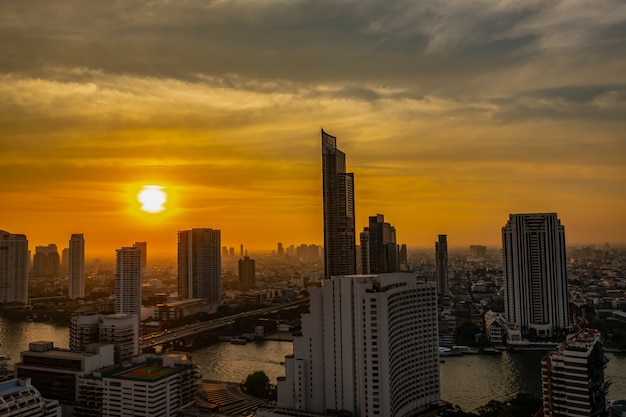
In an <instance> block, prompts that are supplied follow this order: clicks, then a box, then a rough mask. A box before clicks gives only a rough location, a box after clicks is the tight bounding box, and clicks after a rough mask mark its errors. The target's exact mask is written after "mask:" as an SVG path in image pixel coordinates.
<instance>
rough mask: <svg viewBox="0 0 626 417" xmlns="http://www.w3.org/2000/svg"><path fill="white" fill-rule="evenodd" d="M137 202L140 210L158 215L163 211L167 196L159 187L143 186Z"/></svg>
mask: <svg viewBox="0 0 626 417" xmlns="http://www.w3.org/2000/svg"><path fill="white" fill-rule="evenodd" d="M137 200H138V201H139V202H140V203H141V209H142V210H143V211H146V212H148V213H159V212H161V211H163V210H165V207H164V204H165V202H166V201H167V194H165V191H163V187H162V186H160V185H144V186H143V188H142V189H141V191H140V192H139V194H137Z"/></svg>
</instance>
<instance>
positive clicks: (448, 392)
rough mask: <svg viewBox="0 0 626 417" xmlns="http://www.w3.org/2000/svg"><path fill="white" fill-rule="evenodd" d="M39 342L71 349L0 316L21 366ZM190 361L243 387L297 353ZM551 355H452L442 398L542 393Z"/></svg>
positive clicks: (617, 362)
mask: <svg viewBox="0 0 626 417" xmlns="http://www.w3.org/2000/svg"><path fill="white" fill-rule="evenodd" d="M37 340H48V341H53V342H54V345H55V346H56V347H67V346H68V344H69V331H68V329H67V328H66V327H59V326H53V325H51V324H46V323H32V322H13V321H10V320H6V319H4V318H2V317H0V344H1V346H0V354H8V355H11V358H12V360H13V362H17V361H19V354H20V352H22V351H24V350H27V349H28V344H29V343H30V342H34V341H37ZM190 353H191V358H192V360H193V362H194V363H195V364H196V365H198V367H199V368H200V371H201V373H202V375H203V377H204V378H207V379H212V380H217V381H228V382H240V381H242V380H244V379H245V378H246V376H248V375H249V374H250V373H252V372H254V371H258V370H262V371H264V372H265V373H266V374H267V375H268V377H269V378H270V381H271V382H272V383H276V378H277V377H279V376H283V375H284V374H285V370H284V365H282V364H281V362H282V361H284V358H285V356H286V355H290V354H292V353H293V345H292V344H291V343H289V342H275V341H265V342H251V343H248V344H246V345H232V344H230V343H228V342H216V343H214V344H211V345H209V346H206V347H204V348H202V349H198V350H196V351H192V352H190ZM546 353H547V352H545V351H537V352H524V353H508V352H504V353H503V354H502V355H498V356H482V355H464V356H449V357H446V358H445V362H444V363H441V364H440V371H441V396H442V398H443V399H444V400H446V401H449V402H451V403H453V404H456V405H459V406H461V407H462V408H463V409H465V410H466V411H472V410H474V409H475V408H476V407H480V406H482V405H484V404H486V403H487V402H488V401H489V400H492V399H495V400H499V401H502V400H505V399H507V398H510V397H511V396H513V395H515V394H517V393H518V392H526V393H532V394H534V395H536V396H540V394H541V358H542V357H543V356H545V354H546ZM607 356H608V357H609V359H610V361H609V363H608V364H607V367H606V370H605V375H606V377H607V378H608V379H610V380H611V381H612V385H611V387H610V390H609V396H608V398H609V399H620V398H621V399H626V355H616V354H607Z"/></svg>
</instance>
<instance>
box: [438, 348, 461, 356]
mask: <svg viewBox="0 0 626 417" xmlns="http://www.w3.org/2000/svg"><path fill="white" fill-rule="evenodd" d="M462 354H463V352H461V351H460V350H452V349H450V348H447V347H443V346H439V356H461V355H462Z"/></svg>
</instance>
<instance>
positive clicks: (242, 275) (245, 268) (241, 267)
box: [237, 256, 255, 291]
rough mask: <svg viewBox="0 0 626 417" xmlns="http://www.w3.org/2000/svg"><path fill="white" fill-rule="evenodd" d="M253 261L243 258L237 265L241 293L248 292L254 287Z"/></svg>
mask: <svg viewBox="0 0 626 417" xmlns="http://www.w3.org/2000/svg"><path fill="white" fill-rule="evenodd" d="M254 266H255V265H254V259H250V258H249V257H247V256H244V257H243V259H240V260H239V262H238V263H237V270H238V272H239V289H240V290H242V291H246V290H249V289H250V288H252V287H254V285H255V267H254Z"/></svg>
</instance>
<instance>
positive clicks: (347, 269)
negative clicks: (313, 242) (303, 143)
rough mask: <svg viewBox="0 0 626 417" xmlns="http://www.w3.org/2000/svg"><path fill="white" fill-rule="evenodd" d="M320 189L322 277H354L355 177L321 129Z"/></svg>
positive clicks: (332, 141) (334, 140) (342, 156)
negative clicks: (321, 206)
mask: <svg viewBox="0 0 626 417" xmlns="http://www.w3.org/2000/svg"><path fill="white" fill-rule="evenodd" d="M322 189H323V195H324V204H323V205H324V274H325V277H326V278H329V277H331V276H333V275H350V274H355V273H356V229H355V225H354V174H353V173H351V172H346V155H345V154H344V153H343V152H341V151H340V150H339V149H337V138H336V137H334V136H331V135H329V134H328V133H326V132H324V130H323V129H322Z"/></svg>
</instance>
